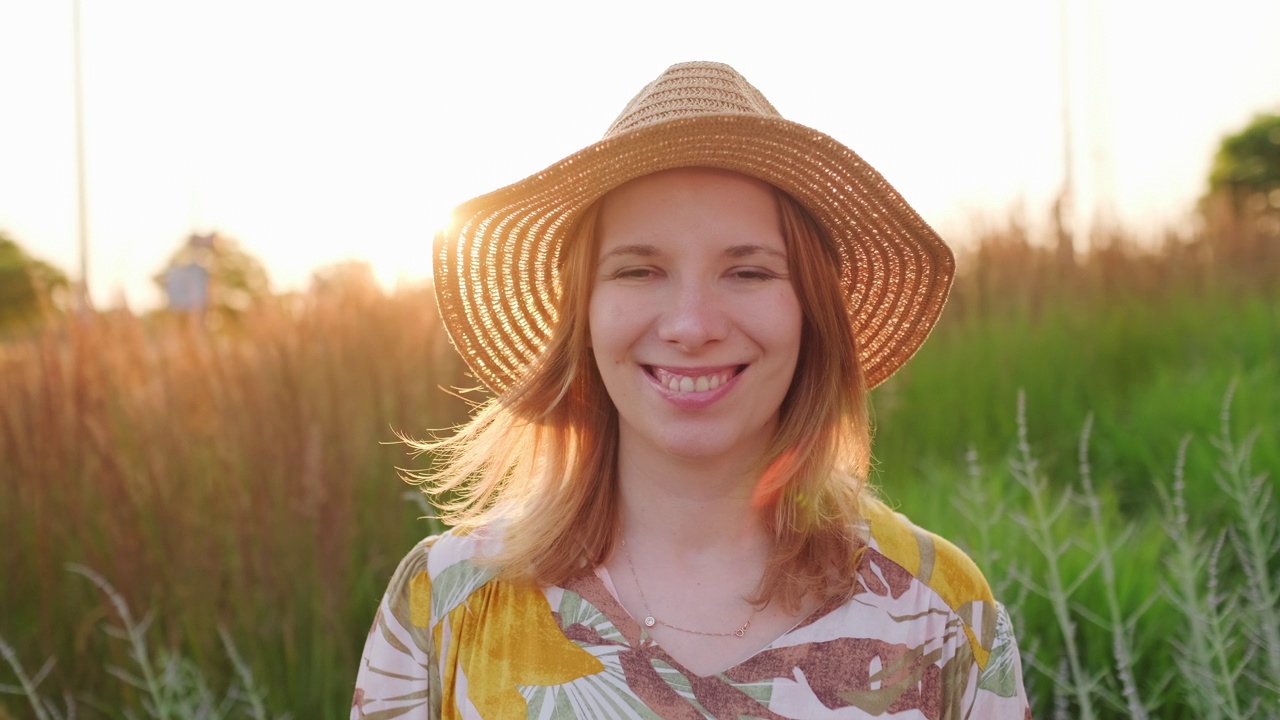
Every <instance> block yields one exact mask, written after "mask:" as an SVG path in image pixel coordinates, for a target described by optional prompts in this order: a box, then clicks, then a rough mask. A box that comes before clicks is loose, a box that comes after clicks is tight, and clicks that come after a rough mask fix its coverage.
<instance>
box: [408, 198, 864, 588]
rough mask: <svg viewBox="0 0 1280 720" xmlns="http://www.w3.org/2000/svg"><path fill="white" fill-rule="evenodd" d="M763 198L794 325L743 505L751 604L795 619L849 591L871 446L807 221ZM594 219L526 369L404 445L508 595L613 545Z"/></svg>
mask: <svg viewBox="0 0 1280 720" xmlns="http://www.w3.org/2000/svg"><path fill="white" fill-rule="evenodd" d="M776 195H777V198H778V209H779V217H780V222H781V229H782V233H783V239H784V241H785V243H786V246H787V254H788V260H789V265H790V270H791V277H792V281H791V282H792V285H793V286H794V288H795V293H796V296H797V298H798V299H799V301H800V305H801V308H802V310H803V317H804V320H803V330H802V336H801V347H800V356H799V361H798V363H797V365H796V371H795V376H794V378H793V379H792V383H791V387H790V389H789V390H788V392H787V395H786V397H785V398H784V400H783V402H782V406H781V408H780V422H779V426H778V432H777V435H776V436H775V438H774V441H773V443H772V446H771V447H770V448H769V449H768V451H767V453H766V454H765V458H764V460H765V464H764V465H763V466H762V468H761V474H760V479H759V481H758V483H757V487H756V490H755V496H754V501H755V506H756V508H757V510H758V511H759V512H760V516H761V519H762V521H763V522H764V523H765V524H766V526H767V527H768V528H769V529H770V530H771V531H772V532H773V534H774V538H775V545H774V548H773V551H772V554H771V555H770V557H769V559H768V562H767V564H766V567H765V572H764V575H763V577H762V579H761V582H760V586H759V588H758V592H757V593H756V595H755V596H753V597H752V598H751V600H752V601H753V602H757V603H760V604H764V603H768V602H771V601H775V600H776V601H780V602H781V603H782V604H783V605H784V606H785V607H788V608H791V609H795V608H798V606H799V604H800V602H801V601H802V600H803V599H804V598H805V597H806V596H808V595H811V594H816V595H817V596H818V597H820V598H821V599H827V598H830V597H834V596H844V595H847V594H848V593H849V592H850V591H851V588H852V583H853V573H852V572H851V570H852V567H853V563H854V562H855V554H856V553H857V552H858V550H859V548H860V547H861V544H862V540H861V535H860V533H859V531H858V526H859V523H860V520H861V514H860V504H861V499H862V497H863V495H864V493H866V492H868V490H867V485H866V477H867V471H868V467H869V465H870V447H871V437H870V428H869V421H868V417H867V404H866V384H865V382H864V381H863V377H862V372H861V369H860V368H859V365H858V360H857V352H856V348H855V342H854V336H853V330H852V327H851V325H850V317H849V314H848V313H849V310H848V308H847V306H846V302H845V294H844V292H843V289H842V288H841V286H840V275H839V272H838V269H837V268H838V265H837V260H836V256H835V251H834V249H833V247H832V245H831V243H830V242H829V240H828V239H827V238H826V236H825V235H824V233H823V232H822V230H821V228H819V226H818V225H817V223H816V222H815V221H814V220H813V218H812V217H811V216H810V215H809V213H808V212H807V211H805V210H804V209H803V208H802V207H801V206H800V205H799V204H798V203H797V202H796V201H795V200H794V199H792V198H791V197H790V196H788V195H786V194H785V193H783V192H781V191H776ZM599 204H600V203H599V202H597V203H596V204H595V205H593V206H592V207H591V208H590V209H588V210H587V211H586V212H585V213H584V214H583V216H582V217H581V218H580V219H579V221H578V223H577V226H576V228H575V231H574V232H573V233H571V235H570V236H569V239H568V240H567V241H566V244H565V247H564V248H563V249H562V262H563V266H562V267H561V273H560V277H561V278H562V284H563V288H562V291H563V292H562V294H561V301H560V305H559V308H558V310H559V317H560V320H559V324H558V326H557V327H556V329H555V331H554V333H553V335H552V338H551V341H550V342H549V343H548V346H547V348H546V349H545V351H544V352H543V353H542V355H541V356H540V358H539V360H538V362H537V364H536V365H535V366H534V367H533V368H532V369H530V370H529V371H528V372H527V373H526V374H525V375H524V377H522V378H521V379H520V381H519V382H518V383H517V384H516V385H515V386H513V387H512V388H511V389H510V390H508V391H507V392H505V393H504V394H503V395H501V396H500V397H498V398H495V399H493V400H491V401H490V402H488V403H487V404H485V405H484V406H482V407H481V408H480V409H479V411H478V412H477V413H476V415H475V416H474V417H473V418H472V420H471V421H470V422H469V423H467V424H466V425H463V426H462V427H461V428H460V429H459V430H458V432H457V433H456V434H454V435H453V436H451V437H447V438H444V439H440V440H436V441H431V442H413V441H410V444H411V445H412V446H413V447H415V448H417V449H418V450H421V451H424V452H426V453H428V454H429V456H430V457H431V458H432V462H431V465H430V467H429V468H428V469H427V470H425V471H423V472H419V473H413V474H411V476H410V478H409V479H410V480H411V481H413V482H418V483H421V484H422V485H423V486H424V488H425V490H426V492H428V493H429V494H431V495H432V496H433V497H434V499H435V501H436V505H437V507H438V508H439V509H440V511H441V516H442V518H443V519H444V520H445V521H446V522H448V523H450V524H453V525H455V526H456V527H457V528H458V529H459V530H460V531H462V532H468V531H472V530H475V529H478V528H494V529H498V530H499V532H500V534H501V539H502V542H501V543H500V546H501V550H500V551H499V553H498V554H497V555H494V556H493V557H490V558H486V561H487V562H491V563H493V564H495V565H496V566H497V568H498V570H499V577H503V578H505V579H509V580H528V581H534V582H537V583H540V584H546V585H559V584H563V583H564V582H565V581H567V580H568V579H569V578H571V577H573V576H574V575H577V574H579V573H581V572H583V571H584V570H586V569H588V568H591V567H595V566H597V565H600V564H603V563H604V562H605V561H606V559H607V558H608V557H609V555H610V553H611V552H612V551H613V544H614V542H615V539H616V538H615V528H616V527H617V520H618V518H617V512H618V510H617V490H616V483H615V465H616V458H617V449H618V414H617V411H616V409H615V408H614V406H613V403H612V401H611V400H610V399H609V394H608V392H607V391H606V390H605V387H604V384H603V382H602V381H601V379H600V375H599V373H598V371H597V370H596V366H595V362H594V360H593V358H592V355H591V350H590V348H589V333H588V326H587V319H588V312H587V311H588V303H589V302H590V296H591V287H592V278H593V277H594V271H595V262H596V255H597V252H598V250H597V246H598V239H597V233H596V220H597V218H598V215H599Z"/></svg>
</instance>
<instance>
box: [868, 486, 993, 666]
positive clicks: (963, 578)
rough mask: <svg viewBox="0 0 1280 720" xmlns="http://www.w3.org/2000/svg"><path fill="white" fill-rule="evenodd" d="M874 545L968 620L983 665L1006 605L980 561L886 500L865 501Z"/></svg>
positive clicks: (974, 647)
mask: <svg viewBox="0 0 1280 720" xmlns="http://www.w3.org/2000/svg"><path fill="white" fill-rule="evenodd" d="M862 512H863V517H864V518H865V519H866V522H867V525H868V529H869V531H870V536H871V547H872V548H873V549H875V550H876V551H877V552H879V553H880V554H881V555H882V556H884V557H885V558H886V559H888V560H889V561H891V562H893V563H894V564H896V565H898V566H900V567H901V568H903V569H904V570H906V571H907V572H908V573H910V574H911V575H912V576H913V577H915V578H916V579H917V580H918V581H920V582H921V583H922V584H924V585H925V586H927V587H928V588H929V589H930V590H932V591H933V592H934V593H935V594H936V595H937V596H938V597H939V598H941V599H942V601H943V602H945V603H946V605H947V607H949V608H951V610H952V611H953V612H955V613H956V614H957V615H958V616H959V617H960V618H961V620H963V621H964V623H965V631H966V634H968V636H969V642H970V645H971V646H972V649H973V652H974V656H975V658H976V659H977V660H978V665H979V666H981V667H985V666H986V664H987V659H988V657H989V655H990V654H991V651H992V649H993V647H994V645H995V643H996V637H997V633H998V627H997V626H998V625H1000V624H1001V623H1000V622H999V619H1000V617H1001V616H1002V614H1003V608H1001V607H1000V605H999V604H998V603H997V602H996V600H995V598H994V597H993V596H992V593H991V587H990V585H989V584H988V583H987V578H986V576H984V575H983V574H982V571H981V570H979V569H978V566H977V564H976V563H974V562H973V560H972V559H971V558H970V557H969V556H968V555H967V554H965V552H964V551H963V550H961V549H960V548H958V547H956V546H955V544H953V543H951V542H950V541H948V540H947V539H945V538H943V537H941V536H939V535H936V534H934V533H932V532H929V531H928V530H925V529H923V528H921V527H919V526H917V525H915V524H914V523H912V522H911V521H910V520H909V519H908V518H907V517H906V516H905V515H903V514H901V513H898V512H894V511H893V510H892V509H890V508H889V506H888V505H886V504H885V503H884V502H883V501H881V500H879V499H870V500H867V501H866V502H865V503H864V506H863V510H862Z"/></svg>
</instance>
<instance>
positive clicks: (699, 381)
mask: <svg viewBox="0 0 1280 720" xmlns="http://www.w3.org/2000/svg"><path fill="white" fill-rule="evenodd" d="M734 372H735V371H734V370H723V371H721V372H718V373H713V374H710V375H698V376H696V377H690V376H688V375H676V374H674V373H672V372H670V371H667V370H663V369H660V368H654V369H653V376H654V378H655V379H657V381H658V382H659V383H661V384H662V386H663V387H665V388H667V389H668V390H670V391H671V392H678V393H688V392H706V391H708V390H715V389H716V388H718V387H720V386H721V385H723V384H725V383H727V382H729V380H730V378H732V377H733V375H734Z"/></svg>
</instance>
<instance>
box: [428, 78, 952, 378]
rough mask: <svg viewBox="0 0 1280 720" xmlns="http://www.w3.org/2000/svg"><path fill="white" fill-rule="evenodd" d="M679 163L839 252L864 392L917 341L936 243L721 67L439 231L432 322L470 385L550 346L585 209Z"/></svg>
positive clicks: (653, 95)
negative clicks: (713, 176) (755, 193)
mask: <svg viewBox="0 0 1280 720" xmlns="http://www.w3.org/2000/svg"><path fill="white" fill-rule="evenodd" d="M678 167H710V168H721V169H725V170H732V171H735V172H739V173H743V174H745V175H751V176H753V177H756V178H759V179H761V180H764V181H765V182H768V183H770V184H772V185H774V186H776V187H778V188H780V189H781V190H783V191H784V192H786V193H788V194H789V195H791V196H792V197H793V198H795V199H796V200H797V201H798V202H799V203H800V204H801V205H803V206H804V207H805V208H807V209H808V211H809V212H810V213H811V214H812V215H813V217H814V219H815V220H816V221H817V222H818V225H819V226H821V227H822V228H824V229H825V230H826V232H827V233H828V235H829V236H830V238H831V240H832V241H833V243H834V245H835V250H836V254H837V256H838V257H839V262H840V277H841V285H842V286H843V290H844V293H845V297H846V298H847V303H848V305H847V307H848V310H849V320H850V323H851V324H852V326H853V331H854V337H855V338H856V339H857V343H858V348H857V350H858V360H859V361H860V363H861V364H862V371H863V375H864V377H865V378H866V381H867V385H868V386H869V387H874V386H875V385H877V384H879V383H881V382H883V381H884V380H885V379H886V378H888V377H889V376H890V375H892V374H893V372H894V371H895V370H897V369H898V368H899V367H901V366H902V364H903V363H905V362H906V361H907V360H908V359H909V358H910V357H911V356H912V355H913V354H915V352H916V350H917V349H919V347H920V345H921V344H922V343H924V340H925V338H926V337H927V336H928V334H929V331H930V330H931V329H932V328H933V325H934V323H935V322H936V321H937V319H938V315H939V313H941V312H942V306H943V304H944V303H945V302H946V298H947V293H948V291H949V290H950V287H951V280H952V277H953V276H954V273H955V261H954V258H953V256H952V254H951V251H950V250H949V249H948V248H947V246H946V244H945V243H944V242H943V241H942V239H941V238H939V237H938V235H937V233H935V232H934V231H933V230H932V229H931V228H930V227H929V226H928V225H927V224H926V223H925V221H924V220H923V219H921V217H920V215H919V214H917V213H916V211H915V210H913V209H911V207H910V206H909V205H907V203H906V201H905V200H903V198H902V196H901V195H899V194H898V192H897V191H896V190H894V189H893V187H892V186H890V185H889V183H887V182H885V179H884V178H883V177H881V176H880V174H879V173H878V172H876V171H875V170H874V169H873V168H872V167H871V166H870V165H868V164H867V163H866V162H865V161H863V160H862V158H860V157H858V156H857V155H856V154H854V152H853V151H852V150H850V149H849V148H847V147H845V146H844V145H842V144H840V143H839V142H837V141H835V140H834V139H832V138H831V137H829V136H827V135H824V134H822V133H820V132H818V131H816V130H813V129H810V128H807V127H805V126H803V125H800V124H798V123H794V122H791V121H789V120H785V119H783V117H782V116H781V115H780V114H779V113H778V111H777V110H775V109H774V107H773V105H771V104H769V101H768V100H766V99H765V97H764V95H762V94H760V91H759V90H757V89H756V88H754V87H753V86H752V85H751V84H750V83H748V82H747V81H746V79H745V78H743V77H742V76H741V75H739V74H738V72H737V71H735V70H734V69H733V68H731V67H729V66H728V65H723V64H720V63H710V62H691V63H681V64H678V65H672V66H671V67H670V68H667V70H666V72H664V73H662V75H660V76H659V77H658V79H657V80H654V81H653V82H651V83H649V84H648V85H646V86H645V87H644V89H643V90H641V91H640V93H639V94H638V95H636V96H635V98H634V99H632V101H631V102H630V103H629V104H628V105H627V106H626V108H624V109H623V111H622V114H621V115H620V116H619V117H618V119H617V120H615V121H614V123H613V125H612V126H611V127H610V128H609V130H608V131H607V132H605V134H604V139H602V140H601V141H600V142H597V143H595V144H594V145H591V146H589V147H587V148H585V149H583V150H580V151H578V152H576V153H574V154H573V155H570V156H569V157H567V158H565V159H563V160H561V161H560V162H558V163H556V164H554V165H552V166H551V167H548V168H547V169H546V170H543V171H542V172H540V173H537V174H535V175H533V176H530V177H528V178H525V179H524V180H521V181H520V182H517V183H515V184H514V185H508V186H507V187H504V188H501V189H499V190H496V191H494V192H491V193H488V194H486V195H482V196H480V197H478V198H475V199H473V200H471V201H469V202H466V203H463V204H462V205H460V206H458V208H456V209H455V210H454V212H453V222H452V223H451V224H450V227H448V228H447V229H445V230H443V231H441V232H440V233H439V234H437V235H436V238H435V289H436V300H437V302H438V303H439V305H440V314H441V317H442V318H443V320H444V324H445V328H446V329H447V330H448V332H449V337H450V338H451V339H452V341H453V344H454V347H455V348H457V350H458V352H459V353H460V354H461V355H462V357H463V358H464V359H465V360H466V361H467V364H468V365H470V366H471V370H472V371H473V372H474V373H475V375H476V377H477V378H479V379H480V380H481V381H482V382H483V383H484V384H485V385H487V386H489V388H490V389H492V390H493V391H495V392H497V393H501V392H503V391H504V390H506V389H508V388H510V387H511V386H512V385H513V384H514V383H515V382H516V381H517V380H518V379H519V378H520V377H521V376H522V375H523V374H524V373H525V372H526V371H527V370H528V369H529V367H530V366H531V365H532V364H533V362H534V361H535V360H536V359H537V358H538V356H539V354H540V353H541V352H542V350H543V348H544V347H546V345H547V342H548V341H549V339H550V337H551V333H552V329H553V328H554V327H555V325H556V321H557V318H558V314H557V307H558V300H559V293H560V290H559V288H560V282H559V262H558V259H559V255H560V252H561V246H562V244H563V242H564V240H565V238H566V237H568V236H569V235H570V234H571V232H572V230H573V225H574V221H575V220H576V219H577V217H578V216H579V215H580V214H581V213H582V211H583V210H585V209H586V208H587V207H588V206H590V205H591V203H593V202H595V201H596V200H597V199H599V198H600V196H602V195H604V194H605V193H607V192H609V191H610V190H611V189H613V188H615V187H617V186H619V185H621V184H623V183H625V182H627V181H628V180H632V179H634V178H637V177H640V176H642V175H648V174H650V173H654V172H658V171H660V170H668V169H671V168H678Z"/></svg>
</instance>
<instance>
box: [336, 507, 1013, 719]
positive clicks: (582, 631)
mask: <svg viewBox="0 0 1280 720" xmlns="http://www.w3.org/2000/svg"><path fill="white" fill-rule="evenodd" d="M864 512H865V515H866V519H867V526H868V528H867V529H868V533H867V545H868V547H867V549H866V551H865V552H863V553H862V556H861V557H862V559H861V562H860V563H859V565H858V568H857V581H856V584H855V590H854V594H853V596H852V597H850V598H849V599H848V600H844V601H833V602H830V603H827V604H826V605H825V606H823V607H820V608H819V609H818V610H816V611H814V613H813V614H812V615H810V616H809V617H808V618H807V619H805V620H804V621H802V622H801V623H800V624H798V625H797V626H795V627H793V628H792V629H791V630H789V631H787V632H786V633H784V634H783V635H782V636H781V637H779V638H777V639H776V640H774V641H773V642H772V643H770V644H769V645H768V646H767V647H765V648H764V649H762V650H760V651H759V652H757V653H756V654H755V655H753V656H751V657H750V658H748V659H747V660H745V661H743V662H741V663H739V664H737V665H735V666H733V667H731V668H729V669H727V670H725V671H723V672H720V673H718V674H716V675H711V676H702V675H697V674H695V673H693V672H690V671H689V670H687V669H685V668H684V667H682V666H681V665H680V663H679V662H677V661H676V660H675V659H674V658H672V657H670V656H669V655H667V654H666V653H665V652H664V651H663V649H662V648H661V647H660V646H659V645H657V644H656V643H655V642H654V641H653V640H652V638H651V637H650V636H649V635H648V633H647V632H646V629H645V628H644V627H643V625H641V624H640V623H639V622H637V621H636V620H635V619H633V618H632V617H631V616H630V615H628V614H627V612H626V611H625V610H624V609H623V607H622V605H621V604H620V603H619V602H618V600H617V598H616V597H615V595H614V593H613V592H612V590H611V587H612V586H611V583H610V582H609V580H608V575H607V573H606V572H605V571H604V570H603V569H597V570H596V571H594V572H587V573H584V574H583V575H581V576H579V577H577V578H575V579H573V580H571V581H569V582H567V583H565V584H564V586H558V587H541V588H539V587H534V586H530V585H519V584H513V583H508V582H500V581H496V580H494V579H493V576H494V571H493V570H492V569H491V568H489V567H486V566H484V565H481V564H477V563H476V562H475V559H476V558H477V557H480V556H483V555H485V554H486V552H485V550H486V548H488V549H490V550H491V549H492V548H491V547H490V546H489V545H487V543H492V542H494V541H493V540H485V539H481V538H480V537H479V535H480V533H475V534H472V535H467V536H463V535H458V534H453V533H451V532H450V533H445V534H443V535H440V536H436V537H432V538H428V539H426V540H424V541H422V542H421V543H419V544H418V545H417V546H416V547H415V548H414V549H413V550H412V551H411V552H410V553H409V554H408V556H406V557H405V559H404V560H403V561H402V562H401V563H400V567H399V568H398V569H397V570H396V572H395V575H394V576H393V578H392V580H391V584H390V587H389V588H388V590H387V594H386V596H385V597H384V598H383V600H382V603H381V605H380V606H379V608H378V613H377V617H376V618H375V619H374V622H373V627H372V629H371V630H370V632H369V638H368V641H367V643H366V645H365V649H364V656H363V657H362V658H361V660H360V670H359V675H358V677H357V679H356V691H355V698H354V700H353V701H352V707H351V717H352V719H353V720H356V719H357V718H368V719H369V720H373V719H374V718H377V719H378V720H383V719H391V718H403V719H405V720H426V719H428V718H431V719H435V718H516V717H521V718H545V719H547V720H559V719H562V718H708V717H710V718H881V717H883V718H898V719H912V720H917V719H918V720H926V719H927V720H944V719H947V720H950V719H954V720H960V719H962V718H974V719H979V718H980V719H983V720H1006V719H1008V720H1013V719H1015V718H1016V719H1017V720H1024V718H1030V716H1031V713H1030V710H1029V708H1028V705H1027V699H1026V694H1025V691H1024V690H1023V685H1022V670H1021V664H1020V661H1019V657H1018V648H1017V644H1016V642H1015V640H1014V635H1013V629H1012V627H1011V624H1010V622H1009V616H1008V615H1007V614H1006V612H1005V610H1004V608H1003V607H1002V606H1001V605H1000V604H999V603H997V602H996V601H995V600H994V599H993V598H992V597H991V591H990V589H989V588H988V586H987V583H986V580H985V579H984V578H983V576H982V574H981V572H979V570H978V569H977V567H976V566H975V565H974V564H973V562H972V561H970V560H969V558H968V557H967V556H966V555H964V553H962V552H961V551H960V550H958V549H957V548H956V547H955V546H954V545H952V544H950V543H948V542H947V541H945V540H943V539H941V538H939V537H937V536H935V535H932V534H930V533H928V532H926V531H924V530H921V529H920V528H918V527H915V526H914V525H912V524H911V523H910V522H909V521H907V520H906V518H904V517H902V516H901V515H898V514H895V513H894V512H892V511H891V510H889V509H888V508H887V507H885V506H884V505H883V504H882V503H880V502H878V501H870V502H868V503H867V507H866V508H865V509H864Z"/></svg>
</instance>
